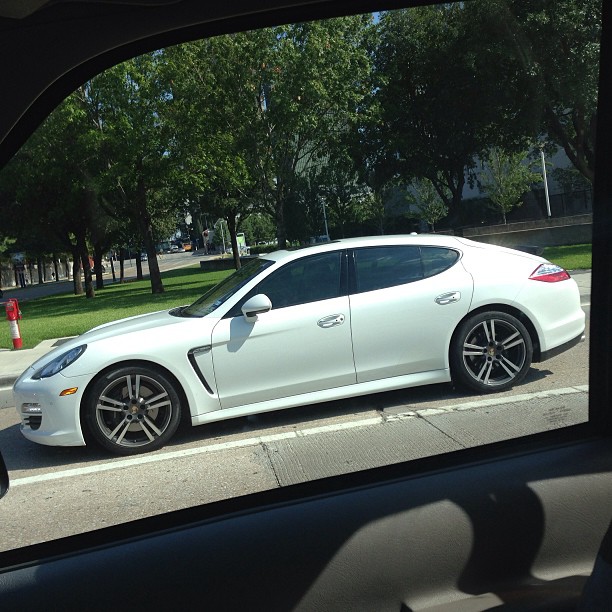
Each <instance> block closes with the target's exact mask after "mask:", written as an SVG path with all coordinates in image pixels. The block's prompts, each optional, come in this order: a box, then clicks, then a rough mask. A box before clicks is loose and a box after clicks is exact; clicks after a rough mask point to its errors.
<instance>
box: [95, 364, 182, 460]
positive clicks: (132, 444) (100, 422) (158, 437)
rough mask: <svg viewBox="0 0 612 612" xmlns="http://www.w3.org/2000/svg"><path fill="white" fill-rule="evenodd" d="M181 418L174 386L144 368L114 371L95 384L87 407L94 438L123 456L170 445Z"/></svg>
mask: <svg viewBox="0 0 612 612" xmlns="http://www.w3.org/2000/svg"><path fill="white" fill-rule="evenodd" d="M180 417H181V403H180V398H179V394H178V393H177V391H176V389H175V386H174V384H173V383H172V382H171V381H170V380H169V379H168V377H167V376H166V375H164V374H163V373H162V372H160V371H158V370H155V369H153V368H148V367H143V366H131V367H130V366H124V367H120V368H116V369H114V370H110V371H108V372H106V373H105V374H104V375H102V376H101V377H100V378H98V380H96V381H95V383H94V385H93V387H92V388H91V390H90V392H89V393H88V396H87V400H86V403H85V406H84V420H85V424H86V426H87V430H88V431H89V433H90V434H91V436H92V438H93V439H94V440H95V441H96V442H98V443H99V444H100V445H101V446H103V447H104V448H106V449H107V450H110V451H112V452H114V453H116V454H119V455H133V454H136V453H142V452H146V451H152V450H155V449H158V448H160V447H162V446H163V445H164V444H166V443H167V442H168V440H169V439H170V438H171V437H172V435H173V434H174V432H175V431H176V429H177V427H178V425H179V421H180Z"/></svg>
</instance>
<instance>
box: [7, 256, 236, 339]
mask: <svg viewBox="0 0 612 612" xmlns="http://www.w3.org/2000/svg"><path fill="white" fill-rule="evenodd" d="M230 272H231V271H229V272H228V271H224V272H202V271H201V270H200V268H199V267H193V268H192V267H189V268H181V269H179V270H171V271H168V272H163V273H162V279H163V283H164V289H165V291H164V293H162V294H157V295H153V294H152V293H151V283H150V281H149V280H148V279H146V280H142V281H131V282H128V283H124V284H118V283H117V284H112V283H109V284H107V285H106V286H105V287H104V289H101V290H97V291H96V297H95V298H93V299H87V298H86V297H85V296H83V295H74V294H72V293H63V294H59V295H53V296H48V297H44V298H38V299H33V300H27V301H20V303H19V305H20V308H21V312H22V314H23V319H22V320H21V321H20V322H19V326H20V329H21V337H22V339H23V348H32V347H34V346H36V345H37V344H39V343H40V342H41V341H42V340H47V339H50V338H62V337H66V336H77V335H79V334H82V333H83V332H85V331H87V330H88V329H91V328H92V327H95V326H96V325H101V324H102V323H108V322H109V321H115V320H117V319H122V318H124V317H130V316H133V315H138V314H145V313H148V312H155V311H156V310H165V309H167V308H173V307H175V306H181V305H183V304H190V303H191V302H193V301H195V300H196V299H197V298H198V297H200V296H201V295H202V294H203V293H204V292H205V291H206V290H207V289H209V288H210V287H212V286H213V285H215V284H216V283H218V282H219V281H220V280H221V279H222V278H225V277H226V276H227V275H228V274H229V273H230ZM12 346H13V344H12V340H11V337H10V333H9V326H8V323H7V322H5V323H4V325H0V348H12Z"/></svg>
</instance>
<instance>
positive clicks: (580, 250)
mask: <svg viewBox="0 0 612 612" xmlns="http://www.w3.org/2000/svg"><path fill="white" fill-rule="evenodd" d="M543 257H545V258H546V259H548V260H549V261H552V262H553V263H555V264H557V265H558V266H561V267H562V268H565V269H566V270H590V269H591V245H590V244H572V245H568V246H557V247H546V248H545V249H544V253H543Z"/></svg>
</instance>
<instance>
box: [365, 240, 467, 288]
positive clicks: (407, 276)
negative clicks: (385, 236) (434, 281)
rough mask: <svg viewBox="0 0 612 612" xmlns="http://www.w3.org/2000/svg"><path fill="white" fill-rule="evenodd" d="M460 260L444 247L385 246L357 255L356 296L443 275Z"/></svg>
mask: <svg viewBox="0 0 612 612" xmlns="http://www.w3.org/2000/svg"><path fill="white" fill-rule="evenodd" d="M458 258H459V253H458V252H457V251H454V250H453V249H447V248H442V247H418V246H385V247H371V248H367V249H358V250H356V251H355V272H356V288H357V291H356V293H365V292H366V291H376V290H378V289H386V288H388V287H395V286H397V285H404V284H406V283H413V282H415V281H419V280H422V279H424V278H428V277H430V276H435V275H436V274H440V272H443V271H444V270H447V269H448V268H450V267H451V266H452V265H453V264H454V263H455V262H456V261H457V259H458Z"/></svg>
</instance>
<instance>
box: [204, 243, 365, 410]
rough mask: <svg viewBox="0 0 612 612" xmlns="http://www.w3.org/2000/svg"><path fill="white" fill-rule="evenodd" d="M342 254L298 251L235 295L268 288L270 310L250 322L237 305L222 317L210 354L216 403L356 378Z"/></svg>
mask: <svg viewBox="0 0 612 612" xmlns="http://www.w3.org/2000/svg"><path fill="white" fill-rule="evenodd" d="M345 259H346V257H345V255H343V252H341V251H335V252H332V253H326V254H323V255H316V256H309V257H303V258H300V259H298V260H295V261H292V262H290V263H288V264H286V265H284V266H283V267H282V268H280V269H279V270H277V271H275V272H273V273H272V274H271V275H270V276H268V277H267V278H265V279H264V280H263V281H262V282H261V283H259V285H257V287H255V289H253V290H252V291H251V292H249V294H248V295H247V296H246V297H245V298H244V299H243V300H241V303H244V302H245V301H246V300H247V299H249V297H252V296H253V295H257V294H265V295H267V296H268V297H269V298H270V300H271V302H272V309H271V310H270V311H269V312H267V313H264V314H259V315H258V317H257V320H256V321H255V322H254V323H252V322H248V321H247V320H246V319H245V318H244V317H243V316H242V314H241V313H240V311H239V307H240V304H241V303H240V304H238V307H237V308H234V309H232V311H230V313H229V315H228V316H226V317H225V318H224V319H222V320H220V321H219V323H218V324H217V325H216V326H215V328H214V330H213V336H212V347H213V348H212V356H213V364H214V372H215V380H216V384H217V391H218V393H219V399H220V402H221V408H233V407H236V406H243V405H247V404H253V403H257V402H264V401H270V400H279V399H281V398H286V397H289V396H294V395H299V394H303V393H310V392H313V391H322V390H324V389H330V388H333V387H339V386H344V385H350V384H354V383H355V380H356V377H355V366H354V362H353V351H352V343H351V325H350V311H349V300H348V296H347V291H346V282H345V274H344V273H343V268H344V267H345V263H344V260H345Z"/></svg>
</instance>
